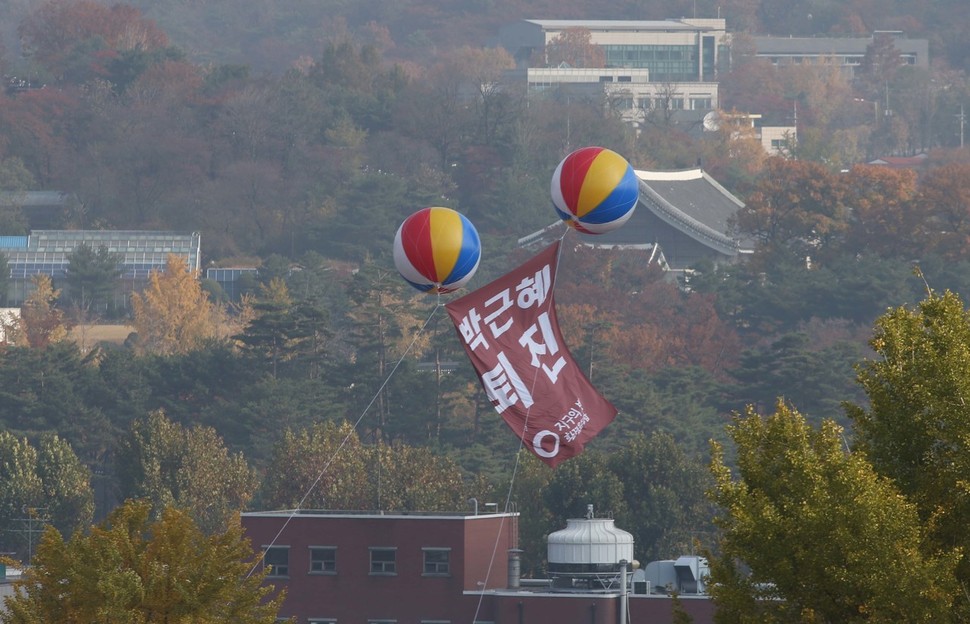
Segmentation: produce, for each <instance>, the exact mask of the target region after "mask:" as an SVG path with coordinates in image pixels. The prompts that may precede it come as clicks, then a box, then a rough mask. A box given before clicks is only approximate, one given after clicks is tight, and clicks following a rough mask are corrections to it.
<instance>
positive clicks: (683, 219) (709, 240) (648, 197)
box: [636, 169, 740, 256]
mask: <svg viewBox="0 0 970 624" xmlns="http://www.w3.org/2000/svg"><path fill="white" fill-rule="evenodd" d="M694 171H696V172H697V175H698V176H703V177H705V178H706V179H707V181H708V182H709V183H710V182H713V179H711V178H710V177H709V176H707V175H706V174H704V173H703V172H702V171H701V170H699V169H697V170H691V171H689V172H688V173H693V172H694ZM636 173H637V177H638V178H639V180H640V200H639V203H640V204H643V205H644V206H645V207H646V208H647V209H648V210H650V212H652V213H653V214H655V215H656V216H657V217H658V218H659V219H661V220H662V221H664V222H665V223H667V224H668V225H670V226H671V227H675V228H677V229H678V230H680V231H681V232H683V233H684V234H686V235H687V236H690V237H691V238H693V239H694V240H696V241H698V242H699V243H702V244H704V245H707V246H708V247H711V248H713V249H715V250H716V251H718V252H720V253H723V254H725V255H728V256H735V255H737V254H738V253H739V251H740V249H739V247H740V246H739V245H738V242H737V241H736V240H734V239H733V238H731V237H730V236H728V235H726V234H724V233H722V232H718V231H717V230H715V229H713V228H711V227H708V226H707V225H704V224H703V223H701V222H700V221H698V220H697V219H694V218H693V217H691V216H690V215H688V214H686V213H684V212H683V211H681V210H679V209H678V208H677V207H676V206H674V205H673V204H671V203H670V202H668V201H667V200H666V199H664V198H663V197H662V196H661V195H660V194H659V193H657V192H656V191H655V190H653V189H652V188H651V187H650V184H648V182H647V180H644V176H641V175H640V174H641V173H643V174H645V175H648V176H649V174H648V173H647V172H641V171H637V172H636ZM716 186H717V187H718V189H719V190H722V191H723V187H721V186H720V185H716ZM726 196H727V197H729V198H731V200H732V201H733V202H735V203H738V200H737V199H736V198H734V197H733V196H732V195H730V194H726Z"/></svg>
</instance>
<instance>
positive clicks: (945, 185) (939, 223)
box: [917, 163, 970, 260]
mask: <svg viewBox="0 0 970 624" xmlns="http://www.w3.org/2000/svg"><path fill="white" fill-rule="evenodd" d="M917 202H918V205H919V206H920V207H921V216H922V219H923V220H924V224H925V226H926V229H927V230H928V232H927V236H926V238H925V240H924V243H925V246H927V247H929V248H931V249H933V250H934V251H936V252H937V253H938V254H940V255H942V256H944V257H946V258H948V259H950V260H956V259H961V258H965V257H966V254H967V252H968V251H970V164H967V163H953V164H948V165H943V166H942V167H936V168H934V169H932V170H930V171H928V172H927V173H926V175H925V176H924V177H923V178H922V179H921V180H920V185H919V194H918V197H917Z"/></svg>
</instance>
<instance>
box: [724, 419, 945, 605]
mask: <svg viewBox="0 0 970 624" xmlns="http://www.w3.org/2000/svg"><path fill="white" fill-rule="evenodd" d="M729 431H730V434H731V438H732V440H733V442H734V443H735V445H736V447H737V476H735V475H734V474H732V471H731V469H730V468H729V467H728V466H727V465H725V463H724V456H723V449H722V447H721V446H720V445H718V444H715V445H714V447H713V454H712V460H711V472H712V474H713V475H714V479H715V485H714V488H713V489H712V491H711V497H712V499H713V500H714V501H715V502H716V503H717V504H718V505H719V506H720V508H721V511H720V512H719V513H718V515H717V517H716V519H715V522H716V524H717V525H718V527H719V528H720V529H721V531H722V534H721V536H720V538H719V540H718V543H717V546H718V554H717V556H716V558H714V559H713V561H712V567H711V581H710V584H709V587H710V588H711V592H712V594H713V596H714V599H715V601H716V602H717V604H718V614H717V620H718V621H719V622H796V621H801V622H846V623H851V622H860V623H861V622H887V623H888V622H902V621H905V622H939V621H942V620H941V618H943V617H945V616H944V615H943V614H946V613H947V612H948V611H949V609H950V607H951V605H952V604H953V602H954V600H955V598H956V591H957V585H956V579H955V578H954V576H953V574H952V573H953V570H954V567H955V565H956V563H957V560H958V558H959V551H958V550H953V549H948V550H944V551H937V550H936V549H935V548H932V547H929V548H928V545H929V544H928V542H927V539H926V538H927V537H928V535H927V533H928V531H927V530H926V528H925V527H924V525H923V524H922V523H921V522H920V517H919V514H918V512H917V507H916V505H915V504H913V503H912V502H910V501H908V500H907V499H906V498H905V497H904V496H903V495H902V494H901V492H900V491H899V490H898V489H897V487H896V485H895V484H894V483H893V482H892V481H891V480H890V479H887V478H886V477H883V476H881V475H879V474H877V473H876V471H875V470H874V469H873V467H872V465H871V464H870V463H869V461H868V460H867V458H866V457H865V455H864V454H862V453H861V452H858V451H855V452H853V451H848V450H846V449H845V442H844V437H843V434H842V430H841V428H839V427H838V426H837V425H835V423H833V422H832V421H825V422H823V423H822V425H821V426H820V427H819V428H817V429H816V428H812V427H810V426H809V425H808V424H807V423H806V422H805V419H804V418H803V417H802V416H801V414H799V413H798V412H797V411H795V410H794V409H792V408H790V407H788V406H786V405H785V404H784V403H783V402H779V403H778V404H777V406H776V408H775V412H774V413H773V414H770V415H769V416H765V417H763V416H760V415H758V414H757V413H755V412H754V410H752V409H749V410H748V411H747V412H746V413H745V415H744V416H743V417H741V416H739V417H737V418H736V419H735V421H734V424H733V425H731V427H730V428H729Z"/></svg>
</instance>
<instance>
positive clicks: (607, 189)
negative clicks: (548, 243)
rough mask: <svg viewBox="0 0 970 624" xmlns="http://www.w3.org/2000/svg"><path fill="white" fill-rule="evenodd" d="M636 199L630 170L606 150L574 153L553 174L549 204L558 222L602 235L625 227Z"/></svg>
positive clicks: (636, 182) (635, 181) (585, 149)
mask: <svg viewBox="0 0 970 624" xmlns="http://www.w3.org/2000/svg"><path fill="white" fill-rule="evenodd" d="M639 196H640V182H639V180H638V179H637V176H636V174H635V173H634V172H633V167H631V166H630V163H628V162H627V161H626V159H624V158H623V157H622V156H620V155H619V154H617V153H616V152H614V151H612V150H608V149H606V148H605V147H583V148H580V149H578V150H576V151H575V152H573V153H571V154H569V155H568V156H566V157H565V158H564V159H563V160H562V162H560V163H559V166H558V167H556V171H555V173H553V174H552V204H553V206H554V207H555V209H556V212H557V213H558V214H559V218H560V219H562V220H563V221H565V222H566V223H567V224H568V225H569V226H570V227H574V228H576V229H577V230H579V231H580V232H585V233H587V234H605V233H606V232H609V231H611V230H615V229H616V228H618V227H620V226H621V225H623V224H624V223H626V221H627V219H629V218H630V216H631V215H632V214H633V209H634V208H635V207H636V205H637V199H638V198H639Z"/></svg>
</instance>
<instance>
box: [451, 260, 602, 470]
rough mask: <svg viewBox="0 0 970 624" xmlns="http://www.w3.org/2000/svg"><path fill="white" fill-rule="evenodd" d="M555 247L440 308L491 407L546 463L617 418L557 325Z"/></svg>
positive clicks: (568, 454) (580, 447) (556, 460)
mask: <svg viewBox="0 0 970 624" xmlns="http://www.w3.org/2000/svg"><path fill="white" fill-rule="evenodd" d="M559 245H560V243H559V242H556V243H553V244H552V245H550V246H549V247H547V248H546V249H545V250H544V251H542V252H541V253H539V254H538V255H537V256H535V257H534V258H532V259H531V260H528V261H527V262H525V263H524V264H522V265H521V266H519V267H518V268H516V269H514V270H513V271H511V272H509V273H507V274H506V275H504V276H502V277H500V278H499V279H497V280H495V281H494V282H492V283H490V284H488V285H486V286H483V287H481V288H479V289H478V290H476V291H474V292H471V293H469V294H467V295H465V296H464V297H461V298H460V299H456V300H455V301H452V302H451V303H449V304H447V305H446V306H445V308H446V309H447V310H448V315H449V316H450V317H451V320H452V322H454V324H455V328H456V329H457V330H458V336H459V337H460V338H461V341H462V344H464V346H465V352H466V353H467V354H468V357H469V359H470V360H471V362H472V365H473V366H474V367H475V370H476V371H477V372H478V377H479V379H480V380H481V382H482V387H483V388H484V389H485V393H486V394H487V395H488V398H489V400H491V402H492V405H494V406H495V409H496V410H497V411H498V412H499V413H500V414H501V415H502V418H503V420H505V424H507V425H508V426H509V428H511V429H512V431H514V432H515V434H516V435H517V436H518V437H519V439H521V440H522V444H524V445H525V446H526V448H528V449H530V450H531V451H532V452H533V453H535V454H536V455H537V456H538V457H539V458H540V459H542V461H544V462H545V463H547V464H549V465H550V466H552V467H556V465H557V464H559V462H561V461H563V460H565V459H569V458H570V457H573V456H574V455H578V454H579V453H581V452H582V450H583V446H584V445H585V444H586V442H588V441H589V440H591V439H593V438H594V437H595V436H596V435H597V434H598V433H599V432H600V431H602V430H603V428H604V427H606V426H607V425H608V424H610V423H611V422H613V418H614V417H615V416H616V408H615V407H613V405H612V404H611V403H610V402H609V401H607V400H606V399H605V398H603V396H602V395H600V393H599V392H597V391H596V388H594V387H593V386H592V384H591V383H590V382H589V380H588V379H587V378H586V375H584V374H583V372H582V370H580V368H579V366H577V365H576V362H575V360H573V357H572V355H571V354H570V353H569V350H568V349H567V348H566V344H565V342H564V341H563V337H562V332H561V331H560V330H559V321H558V320H557V319H556V308H555V300H554V298H553V292H552V287H553V284H554V283H555V278H556V259H557V257H558V254H559Z"/></svg>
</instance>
